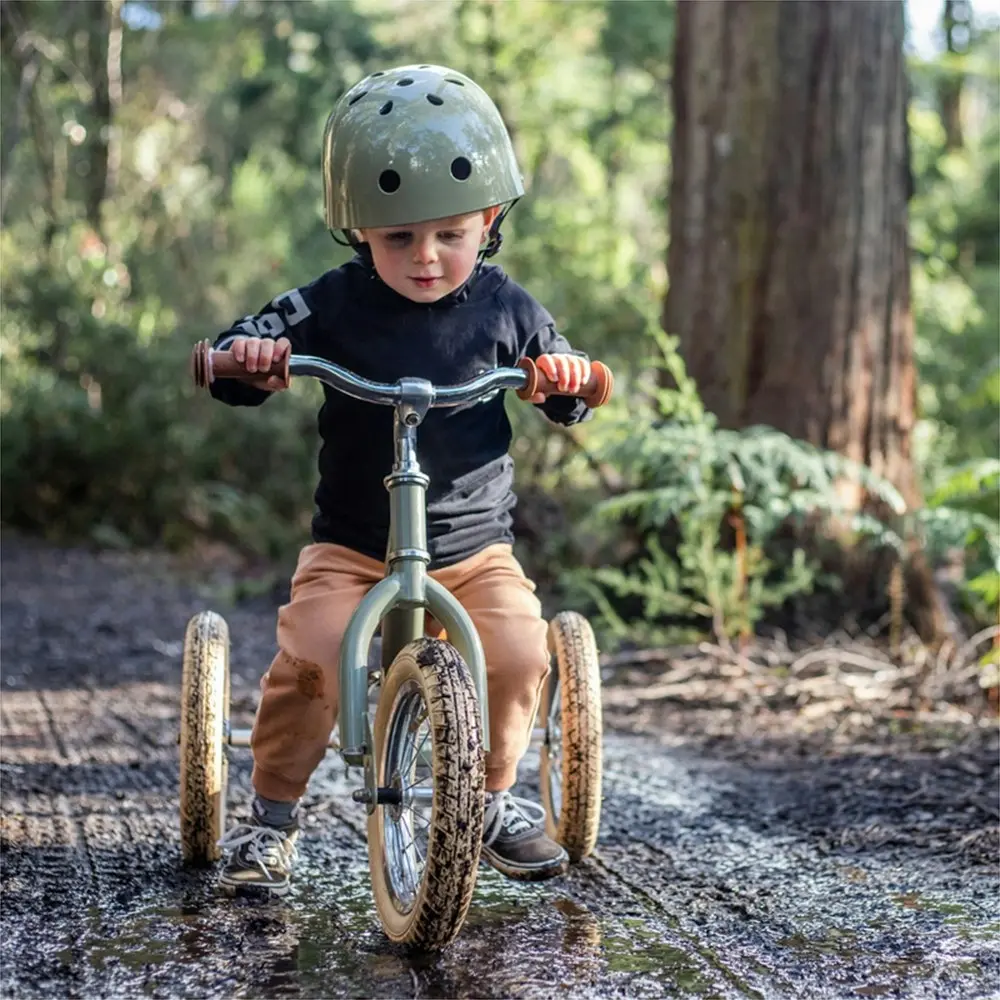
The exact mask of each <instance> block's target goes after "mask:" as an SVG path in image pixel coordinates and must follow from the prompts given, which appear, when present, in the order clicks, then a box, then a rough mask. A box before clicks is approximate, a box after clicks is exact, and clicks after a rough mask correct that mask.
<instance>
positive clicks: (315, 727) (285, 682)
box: [250, 543, 549, 802]
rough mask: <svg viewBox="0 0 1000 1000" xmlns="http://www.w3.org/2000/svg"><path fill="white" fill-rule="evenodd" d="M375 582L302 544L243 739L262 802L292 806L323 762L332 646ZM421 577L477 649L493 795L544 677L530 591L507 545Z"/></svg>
mask: <svg viewBox="0 0 1000 1000" xmlns="http://www.w3.org/2000/svg"><path fill="white" fill-rule="evenodd" d="M383 574H384V568H383V565H382V563H380V562H378V561H377V560H375V559H371V558H369V557H368V556H364V555H360V554H359V553H357V552H354V551H352V550H351V549H347V548H344V547H343V546H340V545H330V544H326V543H318V544H315V545H307V546H306V547H305V548H304V549H303V550H302V552H301V554H300V555H299V563H298V567H297V568H296V570H295V575H294V577H292V593H291V602H290V603H288V604H285V605H283V606H282V608H281V609H280V611H279V612H278V647H279V652H278V655H277V656H276V657H275V658H274V662H272V664H271V666H270V668H269V669H268V671H267V673H266V674H264V676H263V678H262V679H261V682H260V689H261V694H262V697H261V701H260V706H259V707H258V710H257V718H256V722H255V724H254V729H253V735H252V737H251V740H250V745H251V747H252V749H253V759H254V769H253V785H254V788H255V789H256V790H257V792H258V793H259V794H260V795H263V796H264V797H265V798H269V799H274V800H276V801H278V802H289V801H293V800H295V799H298V798H300V797H301V796H302V794H303V793H304V792H305V789H306V784H307V782H308V781H309V777H310V775H311V774H312V773H313V771H314V770H315V769H316V767H317V765H318V764H319V762H320V761H321V760H322V759H323V755H324V753H325V751H326V745H327V742H328V741H329V738H330V732H331V730H332V729H333V725H334V723H335V722H336V720H337V706H338V693H339V692H338V688H339V679H340V678H339V655H340V643H341V640H342V639H343V636H344V631H345V629H346V628H347V622H348V619H349V618H350V616H351V613H352V612H353V611H354V609H355V608H356V607H357V606H358V604H359V603H360V602H361V599H362V598H363V597H364V595H365V594H366V593H368V591H369V590H370V589H371V588H372V587H373V586H374V585H375V584H376V583H377V582H378V581H379V580H380V579H381V578H382V576H383ZM430 575H431V576H433V577H434V578H435V579H436V580H438V581H439V582H440V583H442V584H443V585H444V586H445V587H447V588H448V590H450V591H451V593H452V594H453V595H454V596H455V597H456V598H457V599H458V601H460V602H461V604H462V606H463V607H464V608H465V610H466V611H467V612H468V613H469V616H470V617H471V618H472V621H473V622H474V624H475V626H476V629H477V631H478V632H479V637H480V640H481V641H482V644H483V650H484V652H485V654H486V674H487V689H488V695H489V706H490V746H491V750H490V753H489V754H487V757H486V788H487V790H489V791H501V790H503V789H506V788H509V787H510V786H511V785H512V784H514V782H515V781H516V779H517V763H518V761H519V760H520V759H521V757H523V756H524V753H525V751H526V750H527V748H528V743H529V741H530V738H531V727H532V725H533V723H534V719H535V712H536V710H537V707H538V701H539V698H540V697H541V692H542V684H543V683H544V681H545V678H546V677H547V676H548V672H549V657H548V652H547V649H546V628H547V626H546V623H545V621H544V620H543V619H542V610H541V604H540V603H539V601H538V598H537V597H535V585H534V584H533V583H532V582H531V581H530V580H529V579H528V578H527V577H526V576H525V575H524V571H523V570H522V569H521V566H520V564H519V563H518V561H517V560H516V559H515V558H514V555H513V552H512V551H511V547H510V546H509V545H491V546H489V547H488V548H486V549H483V551H482V552H478V553H477V554H476V555H474V556H472V557H471V558H469V559H466V560H464V561H462V562H460V563H456V564H455V565H453V566H446V567H445V568H444V569H439V570H434V571H433V572H432V573H431V574H430Z"/></svg>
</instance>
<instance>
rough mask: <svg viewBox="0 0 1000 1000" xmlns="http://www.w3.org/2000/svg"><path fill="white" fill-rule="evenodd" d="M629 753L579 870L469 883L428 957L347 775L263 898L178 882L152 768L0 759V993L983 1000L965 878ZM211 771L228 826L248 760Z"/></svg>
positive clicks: (982, 883)
mask: <svg viewBox="0 0 1000 1000" xmlns="http://www.w3.org/2000/svg"><path fill="white" fill-rule="evenodd" d="M152 704H154V705H155V701H154V702H153V703H152ZM49 714H50V715H51V714H52V713H51V712H50V713H49ZM171 749H172V748H171ZM64 750H65V751H66V752H68V753H70V754H71V753H72V752H71V750H70V748H69V747H68V746H65V745H64ZM652 751H653V747H652V746H651V745H649V744H648V743H646V742H644V741H643V740H640V739H638V738H635V737H628V736H615V735H610V734H609V736H608V738H607V745H606V782H605V785H606V788H605V791H606V800H605V806H604V821H603V824H602V836H601V840H600V841H599V845H598V850H597V852H596V854H595V856H594V857H593V858H591V859H589V860H587V861H585V862H583V863H582V864H580V865H578V866H576V867H575V868H574V869H573V870H572V872H571V873H570V874H569V875H568V876H567V877H565V878H563V879H559V880H555V881H553V882H550V883H548V884H543V885H520V884H516V883H511V882H509V881H507V880H506V879H504V878H502V877H501V876H500V875H498V874H497V873H495V872H492V871H491V870H488V869H485V868H483V869H482V870H481V875H480V879H479V883H478V886H477V891H476V896H475V899H474V901H473V905H472V908H471V910H470V913H469V917H468V920H467V922H466V925H465V927H464V929H463V932H462V935H461V937H460V938H459V940H458V941H457V942H456V943H455V944H454V945H453V946H452V947H451V948H450V949H449V950H447V951H446V952H444V953H443V954H441V955H436V956H413V955H409V954H407V953H406V952H404V951H403V950H401V949H398V948H396V947H395V946H392V945H390V944H389V943H388V942H387V941H386V939H385V938H384V937H383V935H382V934H381V932H380V930H379V928H378V924H377V918H376V916H375V911H374V906H373V904H372V900H371V891H370V885H369V880H368V870H367V855H366V847H365V842H364V826H363V813H362V810H361V808H360V807H358V806H355V805H354V804H353V803H350V801H349V794H348V793H349V789H350V788H352V787H354V785H355V783H356V780H355V779H356V775H355V776H353V777H352V780H351V781H350V783H348V781H347V780H346V779H345V777H344V771H343V767H342V765H341V764H340V763H339V762H338V761H336V760H334V759H332V758H331V759H329V760H328V761H327V762H325V763H324V765H323V766H322V768H321V771H320V772H319V773H318V775H317V780H316V781H315V783H314V790H313V791H312V792H311V794H310V798H309V800H308V803H307V805H308V819H307V825H306V831H305V834H304V837H303V840H302V844H301V853H302V857H303V860H302V862H301V865H300V867H299V869H298V870H297V873H296V880H295V884H294V888H293V890H292V892H291V893H290V894H289V895H288V896H287V897H285V898H284V899H283V900H281V901H280V902H269V903H264V902H260V901H258V900H253V899H243V898H239V897H235V898H234V897H230V896H225V895H222V894H220V893H219V892H218V891H217V890H216V888H215V886H214V875H213V873H212V872H211V871H186V870H184V869H182V868H181V866H180V858H179V850H178V847H177V840H176V833H175V830H176V824H177V814H176V807H175V805H174V803H173V802H171V801H170V798H169V792H170V788H169V786H170V782H171V780H172V779H173V780H176V770H175V768H174V765H173V764H171V763H167V761H166V760H165V761H164V762H163V764H162V765H161V767H160V769H159V770H158V771H157V770H156V769H154V772H153V775H152V777H153V778H154V779H156V780H154V784H156V785H158V786H161V787H158V788H157V789H156V792H157V793H158V794H150V793H151V792H152V789H150V788H148V787H146V788H145V789H143V790H140V788H137V787H135V786H136V785H140V786H141V785H148V779H149V777H150V776H149V775H148V774H147V775H146V778H145V780H144V779H143V778H142V777H141V776H142V775H143V774H144V772H145V770H146V769H145V768H144V767H141V766H140V767H130V766H129V765H128V764H127V763H125V762H124V761H123V762H122V764H121V765H119V766H117V768H116V767H115V766H113V765H109V767H108V770H107V771H106V772H104V771H101V770H100V769H97V770H94V769H93V768H92V769H91V772H90V773H89V774H78V775H77V777H78V778H80V777H82V778H84V779H85V780H84V781H83V784H82V787H81V786H80V785H79V784H78V783H75V782H71V781H67V782H66V788H65V789H59V786H58V783H54V782H52V781H49V782H48V784H50V785H52V784H55V785H56V787H55V789H53V791H54V794H50V795H46V794H44V792H42V791H41V788H39V787H38V786H37V784H36V787H35V788H33V789H31V790H30V791H29V790H28V789H27V788H23V790H19V791H18V792H17V793H16V794H15V793H12V792H11V789H10V785H11V784H12V783H13V784H22V783H24V782H26V781H28V780H29V779H30V778H31V777H32V776H34V780H35V781H36V782H37V781H38V779H39V778H40V777H42V776H43V775H42V773H41V772H40V771H39V769H38V767H37V766H35V767H32V766H31V765H28V764H22V765H20V770H18V769H17V768H18V765H12V766H11V767H10V768H8V769H7V770H6V772H5V774H4V777H5V779H7V780H6V781H5V785H6V786H7V787H6V788H5V795H4V798H5V809H4V833H5V836H4V857H3V862H4V864H3V869H4V871H3V878H4V903H5V907H4V909H5V914H4V929H5V943H4V953H5V954H4V964H3V984H4V990H3V993H4V996H9V997H18V998H20V997H29V996H38V997H42V996H46V997H54V996H60V997H61V996H81V997H92V996H101V997H125V996H135V995H146V996H163V997H168V996H171V997H173V996H197V997H284V996H290V997H335V996H369V997H399V996H426V997H430V996H442V997H451V996H456V997H457V996H491V997H507V996H509V997H546V996H553V995H563V994H567V995H569V996H573V997H578V996H579V997H664V996H691V997H831V998H832V997H853V996H858V997H869V996H887V997H891V996H908V997H935V998H939V997H940V998H947V997H962V998H964V997H980V996H983V997H985V996H991V995H993V994H992V993H991V992H990V990H991V988H992V983H994V982H996V981H997V980H996V974H997V971H998V969H1000V961H998V947H997V938H998V934H997V932H998V930H1000V922H998V915H997V912H996V905H995V904H996V893H995V883H994V881H993V880H992V879H991V878H990V877H989V876H988V875H987V874H986V873H985V872H984V873H981V874H978V875H977V874H976V873H974V872H973V873H971V875H970V873H968V872H966V873H965V874H964V875H962V874H961V873H959V872H956V871H949V870H948V869H947V866H944V867H940V866H939V867H936V868H934V867H932V868H930V869H929V870H925V871H922V872H921V871H919V870H916V869H915V868H914V867H913V866H912V864H911V865H907V864H905V863H897V862H896V861H895V859H893V858H892V857H889V858H887V859H884V860H883V859H881V858H879V859H875V858H872V857H871V856H866V857H864V858H846V859H845V858H839V857H835V856H830V855H824V854H822V853H821V852H818V851H817V850H816V848H815V846H814V845H812V844H810V843H809V842H808V841H807V840H805V839H803V838H801V837H799V836H796V835H795V833H794V832H788V833H785V834H783V835H782V834H778V835H776V834H775V833H774V831H772V830H770V829H760V828H758V829H755V828H754V826H755V825H754V823H753V822H752V817H749V816H748V814H746V813H743V814H742V816H737V815H734V814H733V813H734V810H735V809H736V808H737V807H736V806H735V805H734V803H735V802H737V801H738V800H739V799H740V795H741V793H742V790H741V788H740V787H739V782H738V781H736V782H734V781H733V780H732V779H733V778H734V777H736V778H739V777H740V776H739V775H738V774H734V773H729V774H728V775H727V774H725V773H721V772H719V771H718V769H713V768H711V767H706V766H705V765H704V764H703V763H702V764H699V762H698V761H697V760H695V759H685V758H684V757H683V756H682V755H678V754H669V755H667V754H664V753H663V751H662V750H658V751H657V752H658V753H659V757H658V758H657V764H656V766H655V768H650V765H649V761H650V760H651V759H652V758H651V756H650V755H651V753H652ZM233 765H234V766H233V771H232V779H233V780H232V786H231V808H232V810H239V809H241V808H242V807H243V804H244V803H245V802H246V801H247V795H248V794H249V786H248V770H249V763H248V761H247V760H246V758H245V757H244V756H243V755H242V754H240V755H239V756H234V762H233ZM85 766H86V765H83V764H82V763H81V764H77V765H75V767H76V768H80V767H85ZM650 771H652V772H653V773H650ZM528 773H529V781H528V782H527V784H526V787H525V789H524V790H525V791H529V790H530V786H531V780H530V777H531V774H530V771H529V772H528ZM10 779H13V782H12V781H11V780H10ZM88 782H89V786H88ZM161 783H162V785H161ZM73 784H76V786H77V794H76V795H73V794H68V793H69V792H70V788H69V786H70V785H73ZM748 818H749V819H751V821H750V822H748V821H747V820H748ZM758 827H759V824H758ZM925 867H926V866H925Z"/></svg>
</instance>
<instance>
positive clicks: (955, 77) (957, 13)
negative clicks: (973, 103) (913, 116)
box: [938, 0, 972, 149]
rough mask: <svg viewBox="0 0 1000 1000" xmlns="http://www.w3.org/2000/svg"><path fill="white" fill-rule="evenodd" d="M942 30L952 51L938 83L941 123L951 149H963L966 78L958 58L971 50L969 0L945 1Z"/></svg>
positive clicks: (945, 41)
mask: <svg viewBox="0 0 1000 1000" xmlns="http://www.w3.org/2000/svg"><path fill="white" fill-rule="evenodd" d="M941 30H942V32H943V33H944V43H945V51H946V52H947V53H948V59H947V61H946V63H945V66H944V71H943V75H942V77H941V80H940V81H939V83H938V103H939V105H940V110H941V123H942V124H943V125H944V133H945V145H946V146H947V148H948V149H961V148H962V146H964V145H965V138H964V136H963V133H962V90H963V86H964V82H965V81H964V78H963V74H962V71H961V69H960V67H959V65H958V63H957V60H956V57H959V56H962V55H964V54H965V53H966V52H968V50H969V42H970V40H971V37H972V8H971V5H970V3H969V0H944V10H943V11H942V13H941Z"/></svg>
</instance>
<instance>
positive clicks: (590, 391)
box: [191, 340, 614, 409]
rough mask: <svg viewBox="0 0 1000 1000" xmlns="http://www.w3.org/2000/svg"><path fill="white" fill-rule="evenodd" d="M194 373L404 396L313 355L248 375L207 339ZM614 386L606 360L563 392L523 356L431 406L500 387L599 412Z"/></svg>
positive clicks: (386, 397)
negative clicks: (311, 381)
mask: <svg viewBox="0 0 1000 1000" xmlns="http://www.w3.org/2000/svg"><path fill="white" fill-rule="evenodd" d="M191 374H192V376H193V378H194V382H195V385H197V386H199V387H201V388H207V387H208V386H209V385H211V383H212V382H214V381H215V379H217V378H232V379H237V380H239V381H241V382H247V383H250V384H257V385H259V386H260V387H262V388H263V386H264V383H266V381H267V380H268V379H269V378H271V377H272V376H276V377H277V378H280V379H281V381H282V383H283V386H282V388H287V387H288V385H289V383H290V382H291V377H292V375H311V376H312V377H314V378H318V379H319V380H320V381H321V382H324V383H325V384H326V385H329V386H332V387H333V388H334V389H339V390H340V391H341V392H343V393H346V394H347V395H348V396H353V397H354V398H355V399H362V400H365V401H366V402H369V403H384V404H387V405H390V406H393V405H395V404H397V403H399V402H400V401H401V400H402V394H403V386H402V383H400V382H396V383H395V384H390V383H382V382H372V381H370V380H368V379H365V378H362V377H361V376H360V375H355V374H354V372H352V371H348V370H347V369H346V368H341V367H340V365H335V364H333V363H332V362H330V361H324V360H323V359H322V358H315V357H311V356H310V355H307V354H286V355H285V357H284V358H283V359H282V360H281V361H279V362H278V363H277V364H272V365H271V367H270V369H269V370H268V371H266V372H261V371H257V372H248V371H247V370H246V368H245V367H244V366H243V364H242V362H239V361H237V360H236V358H234V357H233V353H232V351H217V350H215V349H214V348H213V347H212V345H211V343H210V342H209V341H207V340H205V341H203V342H202V343H200V344H196V345H195V348H194V351H193V352H192V355H191ZM613 388H614V376H613V375H612V373H611V369H610V368H608V366H607V365H604V364H601V362H600V361H593V362H591V365H590V378H589V379H588V381H587V383H586V384H585V385H583V386H582V387H581V389H580V391H579V392H577V393H568V392H559V391H558V390H557V389H556V383H554V382H552V381H550V380H549V379H548V378H547V377H546V376H545V375H544V373H542V372H541V371H539V369H538V366H537V365H536V364H535V363H534V361H532V360H531V358H522V359H521V360H520V361H519V362H518V363H517V367H516V368H495V369H494V370H493V371H490V372H486V373H484V374H483V375H479V376H477V377H476V378H474V379H470V380H469V381H468V382H463V383H462V384H461V385H454V386H433V387H432V396H433V399H432V402H431V406H457V405H458V404H460V403H468V402H472V401H473V400H475V399H478V398H479V397H481V396H486V395H489V394H490V393H491V392H495V391H496V390H497V389H514V390H516V392H517V395H518V396H519V397H520V398H521V399H530V398H531V397H532V396H533V395H535V394H536V393H539V392H541V393H544V394H545V395H546V396H569V395H574V396H578V397H579V398H580V399H582V400H583V401H584V402H585V403H586V404H587V405H588V406H589V407H591V408H592V409H595V408H596V407H598V406H603V405H604V404H605V403H606V402H607V401H608V400H609V399H610V398H611V392H612V390H613Z"/></svg>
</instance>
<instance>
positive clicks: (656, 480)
mask: <svg viewBox="0 0 1000 1000" xmlns="http://www.w3.org/2000/svg"><path fill="white" fill-rule="evenodd" d="M658 340H659V342H660V347H661V354H662V356H661V357H660V358H655V359H652V361H651V363H650V366H651V368H652V369H654V370H656V369H660V370H662V371H665V372H669V373H670V375H671V378H672V379H673V381H674V384H675V388H672V389H671V388H658V389H657V390H656V391H655V393H654V394H653V396H652V397H651V399H650V401H649V404H648V405H647V406H645V407H643V408H642V409H638V410H637V409H636V408H635V407H634V406H633V407H632V408H631V409H630V412H629V413H628V414H627V416H626V417H625V419H622V420H621V421H620V422H619V423H618V424H617V426H616V427H614V428H613V429H609V430H607V431H606V432H605V440H604V442H603V443H602V448H601V452H600V454H599V456H598V457H599V458H600V459H601V460H603V461H605V462H607V463H609V464H610V465H612V466H613V467H614V468H615V469H616V470H617V472H618V473H619V475H620V476H621V478H622V481H623V483H624V484H625V488H624V490H623V492H621V493H620V494H619V495H617V496H615V497H612V498H610V499H608V500H606V501H604V502H603V503H601V504H600V505H599V506H598V507H597V509H596V512H595V516H596V517H597V518H599V519H600V520H601V521H602V522H604V523H605V524H606V525H618V526H626V527H627V530H628V532H629V533H630V534H631V535H632V536H633V537H634V538H636V539H637V540H638V545H639V554H638V556H637V557H636V558H634V559H633V561H632V562H631V563H630V564H629V565H627V566H626V567H625V568H624V569H619V568H610V567H605V568H599V569H597V570H593V571H590V572H589V573H586V574H583V575H579V576H577V577H576V579H575V581H574V582H575V583H576V585H577V586H578V587H581V588H582V589H583V590H584V591H585V592H586V593H587V594H588V595H589V596H590V597H591V599H593V600H594V601H595V603H596V604H597V606H598V608H599V609H600V611H601V614H602V617H603V619H604V624H605V626H606V627H607V628H608V630H609V631H610V632H611V634H612V635H614V636H615V637H617V638H618V639H625V638H629V639H632V640H637V639H641V640H647V641H648V640H649V639H653V638H659V639H662V638H664V637H667V636H672V637H677V636H680V635H685V636H690V635H691V634H695V633H697V632H699V631H703V630H704V629H705V627H706V626H708V627H710V628H711V630H712V631H713V632H714V634H715V636H716V638H717V639H718V640H720V641H725V640H726V639H727V638H729V637H731V636H734V635H739V634H747V633H749V632H751V631H752V630H753V628H754V627H755V626H756V624H757V623H758V622H759V621H760V620H761V618H762V617H763V615H764V613H765V612H766V611H767V610H768V609H769V608H775V607H780V606H781V605H782V604H783V603H784V602H785V601H787V600H788V599H789V598H791V597H793V596H796V595H802V594H807V593H810V592H811V591H812V589H813V588H814V586H815V585H816V583H817V578H818V568H817V564H816V562H815V560H813V559H811V558H809V557H807V555H806V552H805V550H804V549H803V548H802V547H800V546H799V545H796V544H792V546H791V550H790V554H787V555H783V558H782V561H781V562H780V563H778V562H776V561H775V559H773V558H770V557H769V555H768V554H767V553H768V552H769V551H770V552H775V551H777V549H778V547H777V546H776V544H775V543H776V542H778V541H779V539H787V538H794V529H795V528H804V527H806V526H809V525H817V524H819V523H822V522H823V521H825V520H828V519H830V518H832V517H836V518H838V519H839V520H840V522H841V524H843V525H846V526H847V527H848V528H849V529H850V530H851V531H853V532H854V533H855V534H856V535H857V537H858V538H859V539H860V538H868V539H876V540H877V541H878V542H879V543H882V542H884V541H885V540H886V539H887V538H890V537H892V536H891V535H887V533H886V528H885V526H884V525H883V524H882V523H881V522H880V521H878V520H876V519H875V518H873V517H870V516H865V515H857V514H852V513H851V512H850V511H848V510H847V509H846V507H845V505H844V502H843V500H842V498H841V495H840V493H839V492H838V484H839V483H841V482H842V481H844V480H852V481H855V482H858V483H860V484H861V485H862V486H864V487H865V489H866V490H868V491H869V492H870V493H871V494H873V495H874V496H877V497H878V498H879V499H880V500H881V501H882V502H883V503H884V504H885V505H886V506H887V507H889V508H890V509H893V510H896V511H898V512H900V513H901V512H902V511H903V510H904V504H903V501H902V498H901V497H900V496H899V494H898V493H897V491H896V490H895V489H894V488H893V487H892V486H891V485H890V484H889V483H887V482H885V481H884V480H882V479H880V478H879V477H877V476H875V475H874V474H873V473H872V472H871V471H870V470H869V469H867V468H866V467H865V466H862V465H858V464H857V463H854V462H851V461H850V460H848V459H846V458H844V457H843V456H841V455H837V454H835V453H832V452H825V451H820V450H819V449H816V448H813V447H812V446H810V445H808V444H806V443H804V442H802V441H796V440H794V439H793V438H790V437H788V435H786V434H783V433H781V432H779V431H776V430H774V429H772V428H769V427H751V428H747V429H745V430H742V431H730V430H722V429H720V428H718V427H717V426H716V423H715V419H714V417H713V416H712V415H711V414H706V413H705V412H704V411H703V410H702V408H701V405H700V403H699V402H697V395H696V394H695V392H694V387H693V385H692V383H691V381H690V379H689V378H688V376H687V375H686V373H685V372H684V369H683V362H682V361H681V359H680V357H679V356H678V354H677V351H676V341H674V340H673V339H672V338H668V337H664V336H662V335H661V336H659V337H658ZM609 595H610V596H609ZM612 596H613V597H614V598H616V599H618V600H619V601H624V606H625V607H627V608H628V609H629V619H630V620H629V621H626V620H625V618H624V617H623V616H622V614H621V613H620V612H619V611H618V610H616V607H615V604H614V602H613V601H612V600H611V597H612Z"/></svg>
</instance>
